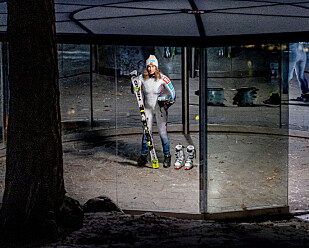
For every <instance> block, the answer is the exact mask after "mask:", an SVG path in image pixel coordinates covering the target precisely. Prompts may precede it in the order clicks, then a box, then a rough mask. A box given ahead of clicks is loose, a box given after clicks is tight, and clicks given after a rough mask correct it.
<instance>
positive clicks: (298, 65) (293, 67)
mask: <svg viewBox="0 0 309 248" xmlns="http://www.w3.org/2000/svg"><path fill="white" fill-rule="evenodd" d="M306 62H307V55H306V52H305V49H304V45H303V42H298V43H290V54H289V79H288V81H289V82H290V81H291V80H292V79H293V76H294V71H295V74H296V77H297V81H298V83H299V87H300V89H301V96H300V97H297V100H302V101H309V88H308V81H307V79H306V77H305V67H306Z"/></svg>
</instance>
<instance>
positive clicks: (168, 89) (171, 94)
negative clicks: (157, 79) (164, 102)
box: [161, 74, 176, 100]
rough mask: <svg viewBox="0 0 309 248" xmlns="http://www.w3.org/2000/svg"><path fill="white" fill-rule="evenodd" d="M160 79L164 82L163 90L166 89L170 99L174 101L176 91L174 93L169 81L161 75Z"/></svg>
mask: <svg viewBox="0 0 309 248" xmlns="http://www.w3.org/2000/svg"><path fill="white" fill-rule="evenodd" d="M161 79H162V80H163V82H164V87H165V89H167V91H168V92H169V93H170V99H173V100H175V99H176V91H175V88H174V86H173V84H172V82H171V80H170V79H169V78H168V77H167V76H165V75H163V74H162V75H161Z"/></svg>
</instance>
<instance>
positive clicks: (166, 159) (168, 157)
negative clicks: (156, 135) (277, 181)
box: [163, 155, 171, 168]
mask: <svg viewBox="0 0 309 248" xmlns="http://www.w3.org/2000/svg"><path fill="white" fill-rule="evenodd" d="M170 166H171V155H164V161H163V167H164V168H169V167H170Z"/></svg>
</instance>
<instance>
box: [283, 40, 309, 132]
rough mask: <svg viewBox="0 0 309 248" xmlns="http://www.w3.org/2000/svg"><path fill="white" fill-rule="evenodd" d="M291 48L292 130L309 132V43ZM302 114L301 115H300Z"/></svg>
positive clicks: (290, 91)
mask: <svg viewBox="0 0 309 248" xmlns="http://www.w3.org/2000/svg"><path fill="white" fill-rule="evenodd" d="M288 47H289V50H288V52H289V54H288V55H289V56H288V57H289V63H288V67H289V72H288V73H289V75H288V83H289V93H290V98H289V103H290V104H289V113H290V125H289V127H290V129H296V130H302V131H308V130H309V118H307V116H308V114H309V109H308V105H309V88H308V87H309V86H308V71H309V63H307V60H308V47H309V46H308V42H297V43H290V44H289V45H288ZM299 113H301V115H299Z"/></svg>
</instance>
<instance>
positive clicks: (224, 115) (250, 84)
mask: <svg viewBox="0 0 309 248" xmlns="http://www.w3.org/2000/svg"><path fill="white" fill-rule="evenodd" d="M281 48H282V46H281V45H266V46H254V45H252V46H242V47H229V48H216V47H214V48H208V49H207V57H208V61H207V62H208V65H207V66H208V72H207V75H208V78H207V83H208V85H207V105H208V108H207V118H208V136H207V152H208V160H207V171H208V172H207V175H208V178H207V180H208V189H207V197H208V199H207V203H208V204H207V211H208V212H210V213H215V212H226V211H227V212H229V211H244V210H250V209H259V208H269V207H284V206H287V155H288V154H287V152H288V138H287V137H286V136H282V135H281V134H286V131H284V130H282V128H281V127H282V126H283V125H284V124H285V123H283V120H286V118H283V116H284V117H286V116H287V115H288V112H286V111H285V108H284V107H283V106H282V101H281V100H282V98H281V96H282V82H284V80H285V79H284V78H282V75H283V74H282V71H281V65H282V64H283V63H286V60H284V59H283V58H282V53H283V51H282V49H281ZM268 134H273V135H268ZM274 134H277V135H274Z"/></svg>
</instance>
